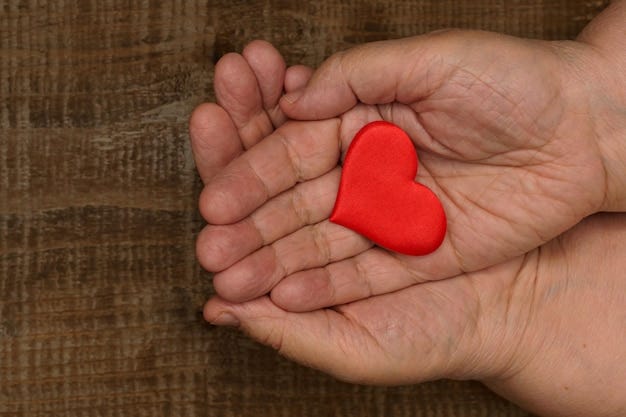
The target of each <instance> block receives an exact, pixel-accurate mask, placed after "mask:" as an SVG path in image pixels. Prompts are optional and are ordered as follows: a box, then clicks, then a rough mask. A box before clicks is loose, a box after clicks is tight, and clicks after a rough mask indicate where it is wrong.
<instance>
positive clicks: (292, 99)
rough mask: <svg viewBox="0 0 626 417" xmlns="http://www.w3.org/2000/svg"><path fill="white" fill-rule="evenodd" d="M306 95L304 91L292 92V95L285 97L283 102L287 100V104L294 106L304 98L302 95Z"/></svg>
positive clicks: (288, 94)
mask: <svg viewBox="0 0 626 417" xmlns="http://www.w3.org/2000/svg"><path fill="white" fill-rule="evenodd" d="M303 93H304V91H303V90H296V91H292V92H291V93H287V94H285V95H284V96H283V100H285V101H286V102H287V103H289V104H293V103H295V102H296V101H297V100H298V99H299V98H300V97H302V94H303Z"/></svg>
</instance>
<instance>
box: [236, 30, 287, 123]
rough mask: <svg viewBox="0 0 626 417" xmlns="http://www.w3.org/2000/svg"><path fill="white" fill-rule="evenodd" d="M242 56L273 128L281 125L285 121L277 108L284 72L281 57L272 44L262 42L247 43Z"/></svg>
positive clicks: (281, 91) (284, 67) (283, 62)
mask: <svg viewBox="0 0 626 417" xmlns="http://www.w3.org/2000/svg"><path fill="white" fill-rule="evenodd" d="M242 55H243V57H244V58H245V59H246V61H248V65H250V68H251V69H252V71H253V72H254V75H255V77H256V79H257V84H258V86H259V90H260V92H261V97H262V102H263V108H264V109H265V112H266V114H267V116H268V117H269V119H270V121H271V122H272V124H273V125H274V127H278V126H280V125H282V124H283V123H284V122H285V121H286V117H285V115H284V113H283V112H282V110H281V109H280V107H279V106H278V100H279V99H280V97H281V96H282V94H283V85H284V81H285V70H286V65H285V61H284V59H283V57H282V55H281V54H280V52H278V50H276V48H274V47H273V46H272V44H270V43H269V42H266V41H262V40H256V41H252V42H251V43H249V44H248V45H247V46H246V47H245V48H244V50H243V52H242Z"/></svg>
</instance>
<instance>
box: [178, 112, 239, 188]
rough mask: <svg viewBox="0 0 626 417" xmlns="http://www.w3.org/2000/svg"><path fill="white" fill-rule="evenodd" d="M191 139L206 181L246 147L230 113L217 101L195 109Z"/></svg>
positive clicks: (199, 168) (195, 156) (191, 126)
mask: <svg viewBox="0 0 626 417" xmlns="http://www.w3.org/2000/svg"><path fill="white" fill-rule="evenodd" d="M189 140H190V142H191V147H192V150H193V156H194V160H195V162H196V167H197V169H198V173H199V174H200V177H201V178H202V181H203V182H205V183H206V182H208V181H209V180H210V179H211V178H212V177H213V176H214V175H215V173H216V172H217V171H218V170H220V169H222V168H223V167H225V166H226V165H227V164H228V163H229V162H230V161H232V160H233V159H234V158H235V157H236V156H237V155H239V154H240V153H241V151H242V149H243V148H242V145H241V141H240V140H239V136H238V135H237V130H236V128H235V126H234V124H233V122H232V120H231V118H230V116H229V115H228V113H226V111H225V110H224V109H223V108H222V107H220V106H218V105H217V104H215V103H203V104H200V105H199V106H197V107H196V108H195V109H194V110H193V111H192V113H191V115H190V117H189Z"/></svg>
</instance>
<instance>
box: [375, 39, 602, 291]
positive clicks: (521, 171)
mask: <svg viewBox="0 0 626 417" xmlns="http://www.w3.org/2000/svg"><path fill="white" fill-rule="evenodd" d="M491 42H492V43H494V44H493V45H482V48H481V52H480V53H481V54H483V55H485V56H467V57H464V58H458V59H459V60H461V61H463V59H465V60H467V61H468V62H476V63H478V64H477V65H471V64H467V65H464V66H463V67H458V68H454V69H451V70H450V69H448V70H445V69H442V71H444V72H449V74H448V75H447V77H446V78H445V79H444V80H443V81H442V82H441V84H440V85H438V86H437V88H436V89H434V90H433V91H432V92H430V94H429V95H428V97H426V98H425V99H422V100H419V101H415V102H411V101H409V100H407V102H408V103H407V105H404V106H403V105H396V106H397V107H398V110H396V112H393V111H389V107H391V108H393V105H391V106H383V107H382V110H381V113H382V114H383V116H386V118H388V119H389V120H390V121H393V122H396V123H397V124H399V125H401V126H403V127H404V128H405V129H407V130H408V131H409V132H411V133H412V137H413V138H415V142H416V145H417V148H418V150H419V152H420V162H421V170H422V171H421V175H420V176H419V181H421V182H423V183H425V184H427V185H429V186H430V187H431V188H432V189H433V190H434V191H435V192H436V194H437V195H438V196H439V198H441V199H442V201H443V203H444V206H445V208H446V212H447V214H448V219H449V230H450V232H449V233H448V238H447V241H446V246H445V247H444V248H443V249H442V252H444V253H445V255H446V257H447V258H448V259H445V260H441V261H443V262H445V264H446V265H448V267H449V270H446V271H441V270H437V271H436V272H435V273H430V271H428V270H425V271H424V270H422V273H423V274H425V275H426V277H425V278H427V279H437V278H441V276H442V272H444V274H445V275H446V276H450V275H454V274H457V273H460V272H463V271H473V270H477V269H479V268H482V267H485V266H488V265H493V264H496V263H498V262H500V261H503V260H506V259H510V258H511V257H512V256H515V255H519V254H522V253H525V252H526V251H528V250H530V249H532V248H534V247H537V246H539V245H540V244H542V243H544V242H546V241H547V240H549V239H551V238H552V237H554V236H556V235H558V234H560V233H561V232H563V231H564V230H567V229H568V228H570V227H571V226H573V225H574V224H576V223H577V222H578V221H580V219H582V218H583V217H584V216H586V215H588V214H590V213H592V212H594V211H595V210H596V209H597V208H598V206H599V204H600V203H601V200H602V197H603V195H602V193H603V189H602V187H601V186H600V187H599V186H598V184H602V183H603V182H604V178H603V171H602V169H601V160H600V157H599V155H598V153H597V149H596V148H595V145H594V143H593V139H594V138H593V137H592V135H591V134H590V132H589V131H586V130H585V127H584V126H581V123H579V122H578V121H577V120H576V117H577V116H576V114H575V112H574V108H575V105H574V104H572V103H569V102H568V100H569V99H568V98H567V97H564V96H563V93H562V91H561V90H562V88H561V85H562V83H563V82H564V81H563V79H559V78H557V75H556V74H558V65H559V62H555V61H556V57H555V56H554V54H553V53H552V52H550V50H548V49H547V48H544V49H541V48H538V47H537V45H533V48H532V49H530V48H528V47H527V46H526V45H525V44H522V45H517V46H515V45H506V43H507V42H509V43H512V42H515V43H519V41H518V40H515V41H511V40H509V39H506V38H504V39H500V38H496V39H494V40H492V41H491ZM498 43H505V45H499V44H498ZM502 50H508V51H509V53H508V56H507V57H506V58H507V60H503V59H497V57H495V56H489V54H490V52H489V51H502ZM470 52H471V51H470ZM441 65H443V64H441ZM450 65H452V64H450ZM406 262H407V263H408V264H409V265H411V264H413V263H415V265H416V266H420V265H421V263H422V262H421V260H417V261H416V262H412V260H411V258H406ZM440 263H442V262H440Z"/></svg>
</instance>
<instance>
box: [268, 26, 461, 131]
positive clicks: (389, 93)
mask: <svg viewBox="0 0 626 417" xmlns="http://www.w3.org/2000/svg"><path fill="white" fill-rule="evenodd" d="M455 33H456V32H444V33H438V34H431V35H427V36H419V37H414V38H407V39H400V40H391V41H383V42H374V43H370V44H365V45H362V46H359V47H356V48H353V49H350V50H348V51H345V52H340V53H337V54H335V55H333V56H331V57H330V58H329V59H328V60H326V61H325V62H324V63H323V64H322V65H321V67H320V68H319V69H318V70H317V71H315V73H314V74H313V76H312V78H311V80H310V81H309V83H308V84H307V86H306V87H305V88H303V89H301V90H298V91H292V92H291V93H289V94H287V95H285V96H284V97H283V98H282V99H281V103H280V105H281V108H282V109H283V111H284V112H285V114H286V115H287V116H288V117H291V118H295V119H303V120H319V119H325V118H328V117H334V116H337V115H339V114H342V113H344V112H345V111H347V110H349V109H350V108H352V107H353V106H354V105H355V104H356V103H358V102H362V103H365V104H385V103H391V102H394V101H398V102H400V103H405V104H408V103H411V102H414V101H416V100H418V99H420V98H424V97H426V96H428V95H429V94H430V93H432V92H433V91H435V89H436V88H437V87H438V86H439V85H441V83H442V82H443V80H445V79H447V77H448V76H449V75H450V74H451V73H452V72H453V71H455V70H456V68H457V66H456V64H457V62H456V60H455V58H454V57H455V56H456V55H455V54H454V53H453V52H452V51H454V50H455V49H460V47H462V46H463V44H461V43H460V42H453V41H452V39H451V38H453V37H454V36H459V35H455ZM459 39H463V37H462V36H461V37H459ZM446 61H447V62H446Z"/></svg>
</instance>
